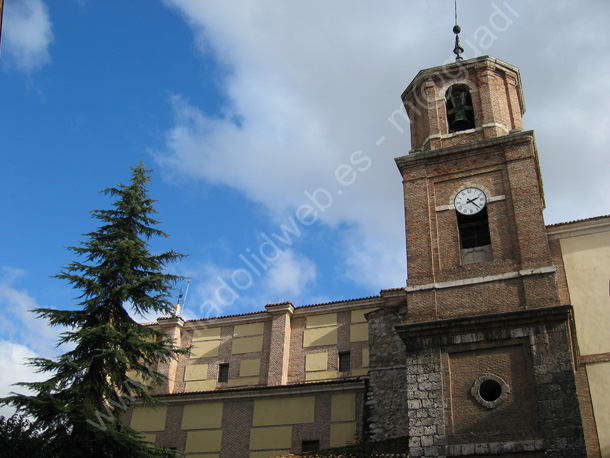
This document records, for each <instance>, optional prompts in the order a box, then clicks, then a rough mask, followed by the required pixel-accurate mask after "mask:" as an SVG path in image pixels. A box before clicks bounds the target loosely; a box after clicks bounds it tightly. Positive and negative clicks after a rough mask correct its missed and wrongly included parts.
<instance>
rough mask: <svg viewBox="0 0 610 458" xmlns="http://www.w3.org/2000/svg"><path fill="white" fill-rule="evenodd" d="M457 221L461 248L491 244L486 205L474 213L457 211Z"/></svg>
mask: <svg viewBox="0 0 610 458" xmlns="http://www.w3.org/2000/svg"><path fill="white" fill-rule="evenodd" d="M457 221H458V228H459V231H460V246H461V247H462V249H468V248H476V247H480V246H485V245H491V236H490V235H489V223H488V221H487V207H486V208H484V209H483V210H481V211H480V212H479V213H476V214H474V215H462V214H461V213H457Z"/></svg>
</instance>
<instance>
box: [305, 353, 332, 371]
mask: <svg viewBox="0 0 610 458" xmlns="http://www.w3.org/2000/svg"><path fill="white" fill-rule="evenodd" d="M327 367H328V352H326V351H321V352H319V353H309V354H307V355H305V370H306V371H307V372H311V371H325V370H326V368H327Z"/></svg>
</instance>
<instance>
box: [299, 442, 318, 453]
mask: <svg viewBox="0 0 610 458" xmlns="http://www.w3.org/2000/svg"><path fill="white" fill-rule="evenodd" d="M318 450H320V441H318V440H315V441H303V443H302V444H301V452H317V451H318Z"/></svg>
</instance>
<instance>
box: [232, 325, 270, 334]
mask: <svg viewBox="0 0 610 458" xmlns="http://www.w3.org/2000/svg"><path fill="white" fill-rule="evenodd" d="M264 330H265V323H250V324H238V325H236V326H235V328H233V337H246V336H256V335H258V334H262V333H263V332H264Z"/></svg>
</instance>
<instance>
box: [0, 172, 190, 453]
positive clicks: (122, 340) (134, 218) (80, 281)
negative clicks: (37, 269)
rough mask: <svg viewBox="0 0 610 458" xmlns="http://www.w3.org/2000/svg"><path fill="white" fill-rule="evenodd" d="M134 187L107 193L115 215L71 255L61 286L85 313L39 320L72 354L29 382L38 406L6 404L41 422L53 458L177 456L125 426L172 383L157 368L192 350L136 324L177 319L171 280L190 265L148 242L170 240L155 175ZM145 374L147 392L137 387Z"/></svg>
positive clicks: (44, 313) (25, 399)
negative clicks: (171, 268) (151, 191)
mask: <svg viewBox="0 0 610 458" xmlns="http://www.w3.org/2000/svg"><path fill="white" fill-rule="evenodd" d="M131 169H132V175H131V182H130V184H129V185H128V186H125V185H122V184H121V185H119V186H118V187H116V188H108V189H105V190H104V191H102V192H103V193H104V194H106V195H109V196H111V197H114V198H115V201H114V203H113V205H112V208H111V209H108V210H93V211H92V212H91V214H92V216H93V217H94V218H96V219H98V220H100V221H101V226H100V227H99V229H97V230H96V231H94V232H91V233H89V234H85V237H87V239H86V241H84V242H80V245H79V246H76V247H69V248H68V249H69V250H70V251H72V252H73V253H75V254H76V256H77V259H78V260H77V261H73V262H71V263H70V264H69V265H68V266H67V267H66V268H65V269H64V270H62V271H61V273H60V274H59V275H56V277H57V278H59V279H63V280H67V281H68V282H69V283H70V284H72V286H73V287H74V288H75V289H77V290H80V291H81V294H80V296H79V300H80V302H79V304H78V305H79V309H78V310H55V309H49V308H40V309H36V310H34V312H35V313H37V314H38V315H39V316H40V317H43V318H46V319H47V320H48V321H49V323H50V324H51V325H53V326H64V327H66V328H67V329H68V331H66V332H63V333H62V334H61V336H60V339H59V343H60V344H67V346H68V347H71V348H73V349H72V350H69V351H67V352H66V353H64V354H63V355H61V356H59V357H58V358H57V359H55V360H50V359H45V358H34V359H32V360H31V361H30V364H32V365H33V366H35V367H36V368H37V371H38V372H44V373H49V374H51V375H50V378H49V379H47V380H46V381H43V382H26V383H20V384H19V385H22V386H25V387H28V388H29V389H30V390H33V392H34V393H35V394H34V395H32V396H26V395H21V394H13V395H12V396H10V397H7V398H4V399H2V400H0V402H2V403H3V404H11V405H13V406H14V407H16V408H17V409H19V411H20V412H22V413H24V414H26V415H28V417H29V418H31V419H32V421H33V424H34V426H35V427H36V428H37V430H39V431H40V437H42V438H43V439H44V441H45V443H46V444H47V450H45V452H48V454H49V455H50V456H53V457H58V458H59V457H61V458H64V457H78V458H83V457H105V458H108V457H110V458H112V457H116V458H118V457H121V458H123V457H130V458H133V457H142V458H144V457H168V456H174V455H173V454H174V453H175V452H173V451H171V450H166V449H159V448H155V447H154V446H152V445H151V444H149V443H147V442H145V441H144V440H143V436H142V435H141V434H140V433H139V432H137V431H135V430H134V429H132V428H131V427H130V426H128V425H126V424H125V423H123V422H122V421H121V417H122V415H124V414H125V412H126V410H127V408H128V407H129V406H130V405H132V403H133V402H134V401H135V399H138V400H139V402H144V403H145V404H148V405H154V404H156V403H157V400H156V399H155V397H154V396H152V391H151V390H152V388H151V387H154V386H156V385H159V384H163V383H164V382H165V378H164V376H163V375H162V374H160V373H159V372H157V371H155V370H154V368H155V367H156V365H157V364H158V363H159V362H167V361H169V360H170V359H172V358H175V357H176V356H177V355H178V354H181V353H184V352H185V350H184V349H180V348H178V347H177V346H176V343H175V342H173V341H172V340H171V339H169V338H168V337H167V336H166V335H165V334H163V333H161V332H159V331H158V330H156V329H154V328H153V327H150V326H144V325H141V324H138V323H137V322H136V321H134V320H133V319H132V318H131V316H130V315H129V313H128V310H129V309H130V310H131V311H132V312H133V314H135V315H136V316H137V315H139V316H143V315H144V314H148V313H152V312H156V313H159V314H166V315H168V314H171V313H172V311H173V310H172V304H171V302H170V300H169V299H170V292H171V290H172V287H173V286H174V285H175V283H176V282H177V281H178V280H180V277H177V276H175V275H171V274H168V273H165V268H166V266H167V265H168V264H170V263H173V262H175V261H177V260H179V259H181V258H182V257H183V256H184V255H182V254H179V253H176V252H174V251H168V252H164V253H161V254H152V253H151V252H150V251H149V243H148V241H149V240H150V239H151V238H153V237H167V235H166V234H165V233H164V232H162V231H161V230H159V229H157V228H156V225H157V224H158V221H156V220H155V219H153V218H152V217H151V215H154V214H155V213H156V211H155V209H154V205H153V204H154V202H155V201H154V200H152V199H151V198H150V197H149V196H148V187H147V183H148V182H149V181H150V171H149V170H146V169H145V168H144V166H143V164H142V163H140V164H139V165H138V166H137V167H132V168H131ZM134 373H136V374H137V377H134V378H138V379H140V380H142V381H143V382H144V383H140V382H137V381H136V380H134V379H132V378H131V377H130V376H129V374H134Z"/></svg>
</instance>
